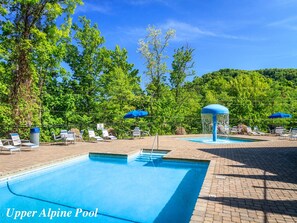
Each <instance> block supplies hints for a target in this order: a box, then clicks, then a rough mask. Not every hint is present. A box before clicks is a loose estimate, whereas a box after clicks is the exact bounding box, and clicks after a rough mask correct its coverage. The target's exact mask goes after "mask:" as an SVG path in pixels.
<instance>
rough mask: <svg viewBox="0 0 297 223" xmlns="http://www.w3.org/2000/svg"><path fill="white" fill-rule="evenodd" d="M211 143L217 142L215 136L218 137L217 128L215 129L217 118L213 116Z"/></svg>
mask: <svg viewBox="0 0 297 223" xmlns="http://www.w3.org/2000/svg"><path fill="white" fill-rule="evenodd" d="M212 125H213V126H212V141H214V142H216V141H217V136H218V130H217V129H218V128H217V116H216V115H213V116H212Z"/></svg>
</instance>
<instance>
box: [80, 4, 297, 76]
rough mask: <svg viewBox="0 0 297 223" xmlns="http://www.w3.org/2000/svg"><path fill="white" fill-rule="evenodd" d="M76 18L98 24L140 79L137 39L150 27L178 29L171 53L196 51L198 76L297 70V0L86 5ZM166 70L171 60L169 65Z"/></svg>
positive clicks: (107, 42)
mask: <svg viewBox="0 0 297 223" xmlns="http://www.w3.org/2000/svg"><path fill="white" fill-rule="evenodd" d="M84 2H85V4H84V5H83V6H79V7H78V8H77V10H76V13H75V19H76V18H77V17H78V16H82V15H85V16H87V18H88V19H91V21H92V22H93V23H97V24H98V26H99V29H100V31H101V33H102V35H103V36H104V38H105V40H106V43H105V46H107V47H108V48H111V49H113V48H114V47H115V46H116V45H117V44H118V45H119V46H121V47H123V48H126V49H127V50H128V53H129V59H128V60H129V62H130V63H134V64H135V68H137V69H139V70H140V75H142V73H143V71H144V69H145V67H144V65H143V63H144V60H143V58H141V55H140V54H139V53H138V52H137V48H138V40H139V39H141V38H144V37H145V35H146V28H147V27H148V25H154V26H156V27H157V28H161V29H162V30H163V31H164V32H165V31H166V30H167V29H168V28H173V29H175V30H176V37H175V39H174V40H172V41H171V43H170V46H169V48H168V50H167V54H168V55H169V56H171V55H172V54H173V50H174V49H176V48H179V47H181V46H183V45H187V44H188V45H189V46H190V47H191V48H194V49H195V52H194V61H195V70H196V73H197V75H199V76H201V75H203V74H205V73H208V72H212V71H216V70H219V69H222V68H233V69H246V70H253V69H264V68H297V13H296V11H297V0H85V1H84ZM168 66H171V61H170V60H168ZM142 77H143V78H144V76H143V75H142Z"/></svg>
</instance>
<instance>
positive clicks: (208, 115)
mask: <svg viewBox="0 0 297 223" xmlns="http://www.w3.org/2000/svg"><path fill="white" fill-rule="evenodd" d="M201 120H202V125H203V129H204V128H205V126H211V127H212V140H213V142H216V141H217V129H218V123H221V124H223V125H229V110H228V108H226V107H224V106H222V105H219V104H211V105H207V106H205V107H204V108H202V111H201ZM207 120H209V122H207ZM205 123H206V124H205Z"/></svg>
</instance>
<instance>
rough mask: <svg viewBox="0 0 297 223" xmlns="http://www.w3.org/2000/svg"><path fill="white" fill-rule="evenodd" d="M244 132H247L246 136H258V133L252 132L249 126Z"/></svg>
mask: <svg viewBox="0 0 297 223" xmlns="http://www.w3.org/2000/svg"><path fill="white" fill-rule="evenodd" d="M246 131H247V134H248V135H254V136H256V135H260V134H259V133H258V132H256V131H252V128H251V127H250V126H247V127H246Z"/></svg>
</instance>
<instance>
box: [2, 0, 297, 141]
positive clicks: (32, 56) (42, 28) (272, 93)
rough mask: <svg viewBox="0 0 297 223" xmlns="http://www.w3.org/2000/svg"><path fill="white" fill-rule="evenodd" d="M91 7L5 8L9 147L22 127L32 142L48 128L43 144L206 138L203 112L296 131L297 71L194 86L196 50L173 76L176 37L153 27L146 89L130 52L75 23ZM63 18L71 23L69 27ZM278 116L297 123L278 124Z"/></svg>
mask: <svg viewBox="0 0 297 223" xmlns="http://www.w3.org/2000/svg"><path fill="white" fill-rule="evenodd" d="M81 3H82V1H81V0H67V1H61V0H53V1H38V0H26V1H25V0H4V1H3V3H2V4H0V16H1V21H0V28H1V31H0V122H1V125H0V126H1V129H0V134H1V137H4V136H6V135H7V133H9V132H11V131H13V130H15V126H17V127H18V128H19V129H18V130H19V131H20V133H21V134H22V135H24V136H28V135H29V128H30V127H31V126H33V125H38V126H41V128H42V129H41V133H42V134H41V139H42V140H43V141H49V140H51V132H55V133H59V131H60V129H70V128H73V127H75V128H78V129H81V130H82V129H84V130H87V129H88V128H92V129H95V128H96V124H97V123H104V124H105V127H106V128H112V129H113V130H114V132H115V133H116V134H117V136H118V137H119V138H123V137H127V136H128V134H127V133H128V132H129V131H130V130H131V129H132V128H134V127H135V126H140V127H141V129H144V130H150V131H151V133H152V134H155V133H159V134H173V133H174V131H175V129H176V128H177V127H184V128H185V129H186V131H187V132H188V133H200V132H201V114H200V113H201V109H202V108H203V107H204V106H206V105H208V104H212V103H219V104H222V105H225V106H226V107H228V108H229V110H230V124H231V125H237V124H239V123H243V124H246V125H249V126H256V125H257V126H258V127H260V128H261V129H262V130H266V127H267V125H268V124H275V125H285V126H286V127H296V120H297V119H296V118H295V117H296V116H297V111H296V109H295V108H296V107H297V100H296V98H297V90H296V89H297V88H296V85H297V69H265V70H255V71H244V70H234V69H222V70H219V71H216V72H212V73H208V74H205V75H203V76H202V77H195V78H194V80H193V81H187V77H188V76H190V75H194V69H193V66H194V62H193V52H194V49H191V48H188V47H180V48H178V49H176V50H175V51H174V55H173V58H172V70H171V71H169V69H168V67H167V62H168V61H167V60H168V58H169V57H168V56H167V55H166V49H167V47H168V44H169V42H170V40H171V39H172V38H173V36H174V33H175V31H173V30H170V29H169V30H168V31H167V32H166V33H165V34H164V35H163V34H162V31H161V30H159V29H156V28H155V27H153V26H149V27H148V29H147V31H148V34H147V36H146V37H145V39H143V40H140V41H139V52H140V53H141V55H142V56H143V57H144V59H145V65H146V68H147V70H146V72H145V74H146V75H147V77H148V79H149V82H148V84H147V86H146V88H145V89H142V88H141V86H140V76H139V74H138V70H137V69H135V68H134V64H131V63H129V62H128V52H127V50H126V49H123V48H121V47H120V46H116V47H115V48H114V49H108V48H106V47H105V46H104V43H105V40H104V37H103V36H102V35H101V32H100V30H99V29H98V26H97V24H92V22H91V21H90V20H88V19H87V18H86V17H81V18H79V21H78V23H77V24H72V17H71V15H72V14H73V13H74V10H75V7H76V5H77V4H81ZM7 13H9V15H7ZM24 15H28V17H26V16H24ZM28 18H30V19H28ZM58 18H60V20H59V21H62V20H61V19H64V21H63V22H59V24H60V25H57V22H56V21H57V19H58ZM167 77H169V80H166V78H167ZM133 109H142V110H147V111H149V116H148V117H146V118H140V119H127V120H125V119H123V116H124V114H125V113H127V112H129V111H130V110H133ZM274 112H286V113H290V114H292V115H293V118H292V119H287V120H269V119H268V118H267V117H268V116H269V115H270V114H272V113H274ZM86 132H87V131H85V133H86ZM23 133H25V134H23Z"/></svg>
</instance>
